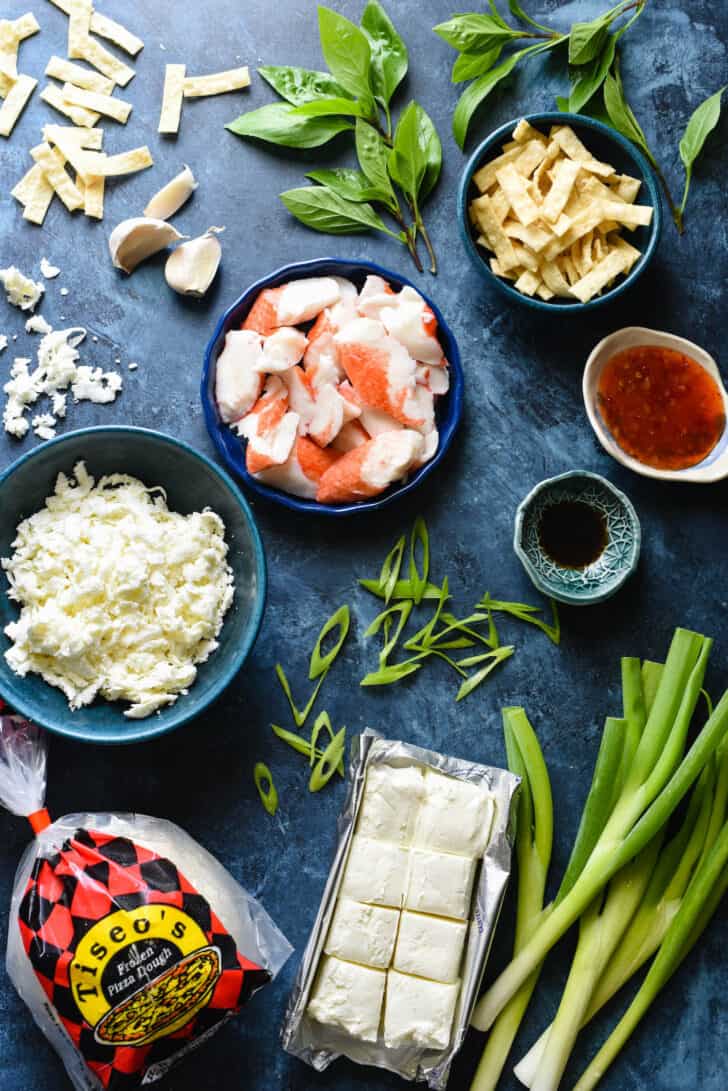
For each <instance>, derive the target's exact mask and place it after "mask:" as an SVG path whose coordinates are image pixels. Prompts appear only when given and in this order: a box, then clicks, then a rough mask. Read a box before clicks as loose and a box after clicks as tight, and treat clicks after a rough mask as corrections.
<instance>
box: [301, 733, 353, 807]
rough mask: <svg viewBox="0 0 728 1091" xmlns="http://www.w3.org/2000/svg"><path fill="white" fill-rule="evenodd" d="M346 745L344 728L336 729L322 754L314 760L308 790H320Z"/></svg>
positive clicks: (334, 768)
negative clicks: (314, 763)
mask: <svg viewBox="0 0 728 1091" xmlns="http://www.w3.org/2000/svg"><path fill="white" fill-rule="evenodd" d="M345 745H346V728H345V727H342V728H341V730H340V731H337V732H336V734H335V735H334V737H333V739H332V740H331V742H330V743H329V745H328V746H327V747H326V749H325V750H324V752H323V754H322V755H321V757H320V758H319V760H318V761H317V762H316V765H315V766H314V768H313V771H312V773H311V779H310V780H309V782H308V790H309V792H320V791H321V789H322V788H324V787H325V786H326V785H327V784H328V783H329V781H330V780H331V778H332V776H333V775H334V773H335V772H336V769H337V766H338V765H339V762H340V761H341V760H342V756H343V753H344V747H345Z"/></svg>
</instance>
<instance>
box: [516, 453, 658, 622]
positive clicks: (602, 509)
mask: <svg viewBox="0 0 728 1091" xmlns="http://www.w3.org/2000/svg"><path fill="white" fill-rule="evenodd" d="M569 501H570V502H574V501H581V502H582V503H585V504H588V505H589V506H590V507H592V508H594V509H595V510H596V511H598V512H599V513H600V514H601V515H602V516H603V518H604V522H605V523H606V530H607V544H606V546H605V548H604V550H603V552H602V553H601V554H600V555H599V556H598V557H597V559H596V560H595V561H593V562H592V563H591V564H588V565H586V567H584V568H566V567H563V566H562V565H560V564H558V563H557V562H556V561H554V560H553V558H551V557H550V556H549V555H548V554H547V553H546V552H545V551H544V549H543V547H542V545H541V540H540V536H539V526H540V523H541V519H542V517H543V514H544V512H545V511H546V509H547V508H549V507H551V506H552V505H554V504H560V503H564V502H569ZM641 539H642V532H641V529H640V521H639V518H638V517H637V512H636V511H635V510H634V507H633V506H632V502H631V501H630V500H629V499H628V498H627V497H626V496H625V495H624V493H623V492H620V490H619V489H616V488H615V487H614V485H612V484H611V483H610V482H609V481H607V480H606V478H604V477H600V476H599V474H592V473H588V472H586V471H583V472H582V471H578V470H571V471H570V472H569V473H565V474H560V475H559V476H558V477H550V478H548V479H547V480H546V481H542V482H541V483H540V484H539V485H537V486H536V488H535V489H533V490H532V491H531V492H530V493H529V494H528V496H527V497H526V499H525V500H523V502H522V503H521V504H520V505H519V507H518V511H517V513H516V527H515V534H514V539H513V547H514V549H515V551H516V553H517V555H518V557H519V559H520V561H521V564H522V565H523V567H524V568H525V569H526V572H527V573H528V575H529V577H530V579H531V582H532V583H533V585H534V586H535V587H537V588H538V590H539V591H541V592H542V594H544V595H549V596H550V597H551V598H554V599H557V600H558V601H559V602H567V603H569V604H570V605H572V606H591V605H592V604H593V603H596V602H604V600H605V599H608V598H611V596H612V595H614V594H615V593H616V592H617V591H618V590H619V589H620V587H621V586H622V584H623V583H624V582H625V581H626V580H628V579H629V577H630V576H631V575H632V573H633V572H634V570H635V569H636V567H637V562H638V561H639V556H640V542H641Z"/></svg>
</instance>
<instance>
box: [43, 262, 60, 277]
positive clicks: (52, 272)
mask: <svg viewBox="0 0 728 1091" xmlns="http://www.w3.org/2000/svg"><path fill="white" fill-rule="evenodd" d="M60 271H61V270H60V269H59V268H58V266H57V265H51V263H50V262H49V261H48V258H41V259H40V272H41V276H44V277H45V278H46V280H53V278H54V277H57V276H58V274H59V273H60Z"/></svg>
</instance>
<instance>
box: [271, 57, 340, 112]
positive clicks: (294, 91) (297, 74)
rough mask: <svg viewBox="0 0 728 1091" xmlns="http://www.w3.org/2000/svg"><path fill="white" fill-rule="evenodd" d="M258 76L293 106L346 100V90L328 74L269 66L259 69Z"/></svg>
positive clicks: (305, 69)
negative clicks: (321, 100)
mask: <svg viewBox="0 0 728 1091" xmlns="http://www.w3.org/2000/svg"><path fill="white" fill-rule="evenodd" d="M258 74H259V75H261V76H262V77H263V79H264V80H266V82H267V83H269V84H270V85H271V87H272V88H273V90H274V91H277V92H278V94H279V95H280V96H281V98H284V99H285V100H286V102H290V103H292V105H293V106H302V105H303V103H304V102H313V101H314V99H321V98H346V91H345V90H344V88H343V87H342V86H341V84H339V83H337V82H336V80H335V79H333V78H332V77H331V76H330V75H329V73H328V72H315V71H314V70H313V69H310V68H294V67H291V66H289V65H276V64H269V65H264V66H263V67H262V68H259V69H258Z"/></svg>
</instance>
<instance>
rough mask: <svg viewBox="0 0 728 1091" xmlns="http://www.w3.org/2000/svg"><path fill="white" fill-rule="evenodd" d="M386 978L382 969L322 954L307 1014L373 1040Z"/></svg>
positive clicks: (365, 1039) (379, 1019)
mask: <svg viewBox="0 0 728 1091" xmlns="http://www.w3.org/2000/svg"><path fill="white" fill-rule="evenodd" d="M386 981H387V975H386V973H385V972H384V971H383V970H373V969H370V967H368V966H357V965H356V964H355V963H353V962H343V961H342V960H341V959H338V958H332V957H330V956H329V955H324V957H323V959H322V960H321V965H320V967H319V972H318V975H317V977H316V982H315V984H314V987H313V992H312V996H311V999H310V1000H309V1003H308V1009H307V1010H308V1014H309V1015H310V1016H311V1018H312V1019H315V1020H316V1022H317V1023H326V1024H327V1026H332V1027H340V1028H341V1029H342V1030H345V1031H348V1033H349V1034H351V1035H353V1036H354V1037H355V1038H361V1039H362V1041H364V1042H376V1040H377V1037H378V1035H379V1023H380V1021H381V1015H382V1000H383V997H384V986H385V984H386Z"/></svg>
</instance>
